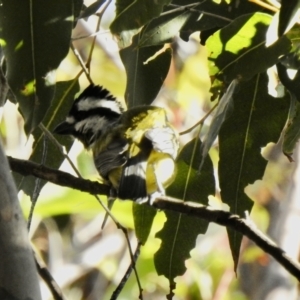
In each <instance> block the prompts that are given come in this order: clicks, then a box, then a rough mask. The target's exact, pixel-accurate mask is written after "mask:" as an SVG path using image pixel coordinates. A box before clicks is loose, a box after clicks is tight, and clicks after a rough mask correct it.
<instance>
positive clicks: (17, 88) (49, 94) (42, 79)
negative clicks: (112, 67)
mask: <svg viewBox="0 0 300 300" xmlns="http://www.w3.org/2000/svg"><path fill="white" fill-rule="evenodd" d="M12 20H15V21H12ZM73 21H74V7H73V0H65V1H60V0H53V1H29V0H24V1H17V0H3V1H2V3H1V6H0V39H1V43H2V46H3V50H4V53H5V57H6V64H7V80H8V83H9V86H10V88H11V90H12V92H13V93H14V95H15V97H16V99H17V101H18V104H19V111H20V113H21V114H22V116H23V118H24V120H25V132H26V134H27V135H28V134H29V133H31V132H32V131H33V130H34V129H35V128H36V127H37V126H38V124H39V123H40V122H41V121H42V120H43V118H44V116H45V114H46V112H47V110H48V109H49V107H50V105H51V101H52V99H53V96H54V93H55V70H56V68H57V67H58V66H59V64H60V62H61V61H62V59H63V58H64V57H65V56H66V55H67V53H68V51H69V45H70V38H71V30H72V27H73Z"/></svg>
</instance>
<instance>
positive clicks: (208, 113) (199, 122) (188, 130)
mask: <svg viewBox="0 0 300 300" xmlns="http://www.w3.org/2000/svg"><path fill="white" fill-rule="evenodd" d="M218 105H219V103H216V104H215V105H214V106H213V107H212V108H211V109H210V110H209V111H208V112H207V113H206V114H205V115H204V117H203V118H202V119H201V120H200V121H198V122H197V123H196V124H195V125H193V126H192V127H190V128H189V129H187V130H185V131H182V132H180V133H179V135H184V134H187V133H190V132H191V131H192V130H193V129H194V128H196V127H197V126H199V125H203V123H204V122H205V120H206V119H207V117H208V116H209V115H210V114H211V113H212V112H213V111H214V110H215V108H216V107H217V106H218Z"/></svg>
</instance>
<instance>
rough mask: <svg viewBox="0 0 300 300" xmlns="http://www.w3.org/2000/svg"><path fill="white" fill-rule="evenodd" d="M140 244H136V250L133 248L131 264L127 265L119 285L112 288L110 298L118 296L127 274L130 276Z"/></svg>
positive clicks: (113, 298) (114, 299)
mask: <svg viewBox="0 0 300 300" xmlns="http://www.w3.org/2000/svg"><path fill="white" fill-rule="evenodd" d="M141 246H142V244H141V243H138V244H137V247H136V250H135V252H134V255H133V259H134V260H133V261H131V264H130V265H129V267H128V269H127V271H126V273H125V274H124V276H123V278H122V280H121V281H120V283H119V285H118V286H117V288H116V289H115V290H114V292H113V294H112V295H111V297H110V300H116V299H117V298H118V296H119V295H120V293H121V291H122V289H123V288H124V285H125V284H126V282H127V281H128V279H129V276H130V274H131V272H132V270H133V264H134V265H135V264H136V261H137V259H138V257H139V255H140V251H141Z"/></svg>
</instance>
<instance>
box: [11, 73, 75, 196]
mask: <svg viewBox="0 0 300 300" xmlns="http://www.w3.org/2000/svg"><path fill="white" fill-rule="evenodd" d="M78 91H79V83H78V80H77V79H75V80H70V81H62V82H58V83H57V88H56V93H55V97H54V100H53V102H52V104H51V107H50V109H49V111H48V112H47V115H46V117H45V119H44V121H43V124H44V126H45V127H46V128H48V130H50V131H52V130H53V129H54V128H55V126H57V125H58V124H59V123H60V122H62V121H63V120H64V119H65V117H66V115H67V114H68V112H69V110H70V107H71V105H72V103H73V101H74V96H75V94H76V93H77V92H78ZM33 136H34V139H35V142H34V145H33V149H32V154H31V156H30V158H29V159H30V160H32V161H34V162H37V163H41V162H42V161H43V157H44V156H45V157H44V161H45V162H44V164H45V165H48V166H49V167H51V168H59V166H60V165H61V163H62V161H63V157H62V155H61V153H60V152H59V150H58V149H57V147H56V146H55V145H53V144H52V143H51V141H49V140H48V139H46V141H44V134H43V133H42V131H41V129H40V128H36V129H35V131H34V132H33ZM56 138H57V140H58V141H59V142H60V143H61V144H62V145H64V146H65V147H66V149H67V150H69V149H70V147H71V145H72V143H73V140H72V139H71V138H70V137H64V136H56ZM14 177H15V180H16V184H17V187H18V189H19V190H20V189H22V190H23V191H24V192H25V193H26V194H27V195H30V196H31V195H32V193H33V190H34V186H35V181H36V178H34V177H31V176H30V177H22V176H20V175H18V174H14ZM45 183H46V182H45V181H42V182H41V186H43V185H44V184H45Z"/></svg>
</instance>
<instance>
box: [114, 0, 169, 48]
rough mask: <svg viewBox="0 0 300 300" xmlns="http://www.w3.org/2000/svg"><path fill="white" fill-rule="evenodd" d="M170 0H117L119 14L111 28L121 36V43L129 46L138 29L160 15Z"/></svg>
mask: <svg viewBox="0 0 300 300" xmlns="http://www.w3.org/2000/svg"><path fill="white" fill-rule="evenodd" d="M170 2H171V1H170V0H160V1H152V0H133V1H128V0H125V1H124V0H117V1H116V7H117V11H116V12H117V15H116V18H115V19H114V21H113V22H112V23H111V25H110V30H111V32H112V33H113V34H115V35H117V36H118V37H119V40H120V43H121V45H122V46H123V47H127V46H129V45H130V43H131V38H132V36H133V35H134V34H136V33H137V32H138V29H140V28H141V27H142V26H143V25H145V24H147V23H148V22H150V21H151V20H152V19H154V18H156V17H158V16H159V15H160V13H161V12H162V10H163V7H164V6H165V5H167V4H169V3H170Z"/></svg>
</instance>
